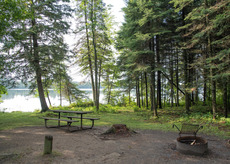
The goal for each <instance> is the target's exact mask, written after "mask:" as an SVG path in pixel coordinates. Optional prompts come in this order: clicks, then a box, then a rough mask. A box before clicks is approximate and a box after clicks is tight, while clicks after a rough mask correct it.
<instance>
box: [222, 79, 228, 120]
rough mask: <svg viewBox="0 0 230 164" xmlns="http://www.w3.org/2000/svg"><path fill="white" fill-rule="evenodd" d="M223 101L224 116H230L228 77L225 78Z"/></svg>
mask: <svg viewBox="0 0 230 164" xmlns="http://www.w3.org/2000/svg"><path fill="white" fill-rule="evenodd" d="M223 81H224V83H223V103H224V113H225V114H224V116H225V118H228V84H227V79H223Z"/></svg>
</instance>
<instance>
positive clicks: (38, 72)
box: [32, 13, 49, 112]
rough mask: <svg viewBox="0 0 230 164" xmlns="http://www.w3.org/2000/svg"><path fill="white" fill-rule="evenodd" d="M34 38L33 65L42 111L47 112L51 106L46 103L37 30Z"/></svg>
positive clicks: (34, 23)
mask: <svg viewBox="0 0 230 164" xmlns="http://www.w3.org/2000/svg"><path fill="white" fill-rule="evenodd" d="M34 14H35V13H34ZM32 27H33V28H34V29H35V27H36V20H35V19H34V18H33V19H32ZM32 38H33V50H34V52H33V55H34V61H33V65H34V68H35V73H36V81H37V87H38V94H39V99H40V103H41V108H42V110H41V112H46V111H47V110H49V108H48V106H47V103H46V99H45V94H44V89H43V85H42V70H41V67H40V62H39V54H38V36H37V33H36V32H33V34H32Z"/></svg>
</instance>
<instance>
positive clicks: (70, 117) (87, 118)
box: [63, 116, 99, 129]
mask: <svg viewBox="0 0 230 164" xmlns="http://www.w3.org/2000/svg"><path fill="white" fill-rule="evenodd" d="M63 117H67V118H69V119H70V120H72V119H73V118H77V119H81V120H82V119H86V120H91V121H92V125H91V127H90V128H89V129H92V128H93V126H94V120H99V118H89V117H79V116H63Z"/></svg>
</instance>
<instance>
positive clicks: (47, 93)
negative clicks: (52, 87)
mask: <svg viewBox="0 0 230 164" xmlns="http://www.w3.org/2000/svg"><path fill="white" fill-rule="evenodd" d="M46 95H47V98H48V101H49V104H50V106H52V104H51V101H50V96H49V92H48V90H47V89H46Z"/></svg>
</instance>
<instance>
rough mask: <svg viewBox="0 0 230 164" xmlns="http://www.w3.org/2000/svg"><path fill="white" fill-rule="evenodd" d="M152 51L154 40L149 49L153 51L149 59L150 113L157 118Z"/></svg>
mask: <svg viewBox="0 0 230 164" xmlns="http://www.w3.org/2000/svg"><path fill="white" fill-rule="evenodd" d="M154 49H155V44H154V38H153V39H152V46H151V47H150V50H152V51H153V55H152V58H151V84H150V86H151V90H150V92H151V94H150V96H151V111H153V115H154V116H155V117H158V114H157V108H156V102H155V101H156V100H155V99H156V97H155V89H156V88H155V52H154Z"/></svg>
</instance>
